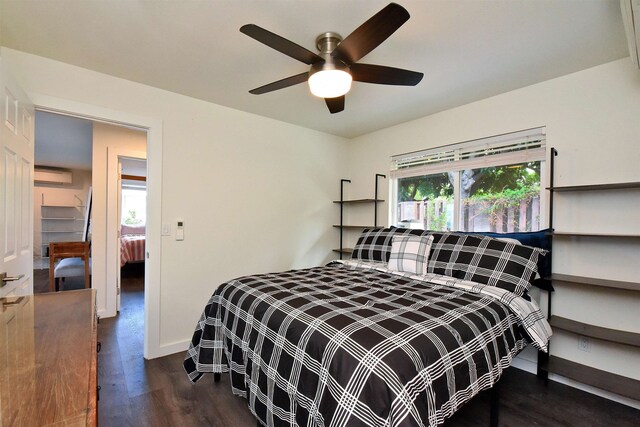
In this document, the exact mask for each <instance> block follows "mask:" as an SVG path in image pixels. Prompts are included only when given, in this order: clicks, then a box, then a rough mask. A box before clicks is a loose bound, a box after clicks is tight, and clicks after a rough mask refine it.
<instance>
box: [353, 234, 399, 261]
mask: <svg viewBox="0 0 640 427" xmlns="http://www.w3.org/2000/svg"><path fill="white" fill-rule="evenodd" d="M394 230H396V228H395V227H391V228H365V229H364V230H362V234H361V235H360V237H359V238H358V241H357V242H356V246H355V247H354V248H353V253H352V254H351V258H353V259H359V260H362V261H383V262H387V261H389V253H390V252H391V241H392V239H393V235H394Z"/></svg>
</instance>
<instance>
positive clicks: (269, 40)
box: [240, 24, 324, 65]
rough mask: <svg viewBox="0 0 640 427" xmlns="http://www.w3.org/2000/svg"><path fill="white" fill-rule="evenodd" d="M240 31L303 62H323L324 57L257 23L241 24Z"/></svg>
mask: <svg viewBox="0 0 640 427" xmlns="http://www.w3.org/2000/svg"><path fill="white" fill-rule="evenodd" d="M240 32H241V33H244V34H246V35H248V36H249V37H251V38H253V39H256V40H257V41H259V42H260V43H263V44H266V45H267V46H269V47H270V48H273V49H275V50H277V51H278V52H281V53H284V54H285V55H287V56H290V57H292V58H293V59H297V60H298V61H300V62H304V63H305V64H308V65H312V64H316V63H318V62H324V59H322V58H321V57H320V56H318V55H316V54H315V53H313V52H311V51H310V50H307V49H305V48H303V47H302V46H300V45H297V44H295V43H294V42H292V41H289V40H287V39H285V38H284V37H280V36H279V35H277V34H274V33H272V32H271V31H267V30H265V29H264V28H261V27H258V26H257V25H254V24H247V25H243V26H242V27H240Z"/></svg>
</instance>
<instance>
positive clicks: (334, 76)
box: [309, 70, 352, 98]
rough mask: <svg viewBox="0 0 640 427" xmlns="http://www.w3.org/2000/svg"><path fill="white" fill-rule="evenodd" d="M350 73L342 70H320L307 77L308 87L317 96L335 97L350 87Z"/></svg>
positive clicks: (344, 92) (347, 90)
mask: <svg viewBox="0 0 640 427" xmlns="http://www.w3.org/2000/svg"><path fill="white" fill-rule="evenodd" d="M351 82H352V78H351V74H349V73H348V72H346V71H343V70H322V71H318V72H316V73H313V74H312V75H311V76H310V77H309V89H310V90H311V93H312V94H313V95H315V96H317V97H319V98H337V97H339V96H342V95H344V94H346V93H347V92H349V90H350V89H351Z"/></svg>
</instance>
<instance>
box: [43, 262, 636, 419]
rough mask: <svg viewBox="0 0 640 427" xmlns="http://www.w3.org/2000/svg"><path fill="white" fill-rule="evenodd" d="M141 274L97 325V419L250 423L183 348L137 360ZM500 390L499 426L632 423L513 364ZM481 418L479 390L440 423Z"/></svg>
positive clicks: (484, 405) (226, 389)
mask: <svg viewBox="0 0 640 427" xmlns="http://www.w3.org/2000/svg"><path fill="white" fill-rule="evenodd" d="M138 268H139V267H138ZM45 271H46V270H45ZM142 274H143V270H142V272H141V271H140V270H138V271H135V269H134V270H133V271H132V270H131V269H127V270H125V272H124V274H123V281H122V291H123V292H122V310H121V311H120V314H119V315H118V316H117V317H115V318H111V319H102V320H101V321H100V324H99V325H98V339H99V341H101V342H102V351H101V352H100V354H99V355H98V383H99V384H100V386H101V391H100V401H99V402H98V411H99V414H98V416H99V424H100V426H102V427H109V426H115V427H124V426H154V427H155V426H219V427H223V426H224V427H244V426H255V420H254V418H253V417H252V415H251V414H250V413H249V410H248V409H247V405H246V403H245V401H244V400H243V399H242V398H239V397H236V396H234V395H233V394H232V393H231V388H230V384H229V379H228V377H227V376H226V375H223V376H222V380H221V381H220V382H219V383H217V384H216V383H214V382H213V376H212V375H205V377H204V378H203V379H201V380H200V381H199V382H198V383H197V384H195V385H193V384H191V383H190V382H189V380H188V379H187V376H186V374H185V373H184V371H183V369H182V360H183V357H184V353H178V354H174V355H171V356H166V357H162V358H158V359H153V360H144V358H143V357H142V348H143V321H144V313H143V311H144V278H143V276H142ZM70 285H71V284H70ZM41 286H42V285H41ZM205 303H206V301H203V302H202V305H203V307H204V304H205ZM198 309H200V308H198ZM194 326H195V325H194ZM500 398H501V402H500V425H501V426H616V427H625V426H640V411H639V410H636V409H633V408H630V407H628V406H624V405H621V404H617V403H614V402H611V401H609V400H606V399H602V398H600V397H597V396H594V395H591V394H588V393H585V392H582V391H579V390H576V389H574V388H571V387H568V386H565V385H562V384H558V383H554V382H549V383H548V384H545V383H544V382H543V381H540V380H538V379H537V378H536V377H535V376H534V375H531V374H529V373H526V372H523V371H521V370H518V369H515V368H511V369H508V370H507V371H506V372H505V374H504V376H503V379H502V383H501V390H500ZM488 420H489V395H488V394H487V393H485V394H481V395H480V396H478V397H476V398H475V399H474V400H473V401H471V402H469V403H468V404H467V405H465V406H464V407H462V408H461V409H460V410H459V411H458V412H457V413H456V414H455V415H454V417H453V418H451V419H450V420H448V421H447V423H446V424H445V426H448V427H453V426H474V427H475V426H482V427H484V426H487V425H488Z"/></svg>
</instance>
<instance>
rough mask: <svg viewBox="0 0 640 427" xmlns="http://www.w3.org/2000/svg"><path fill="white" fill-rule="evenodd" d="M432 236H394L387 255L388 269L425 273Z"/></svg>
mask: <svg viewBox="0 0 640 427" xmlns="http://www.w3.org/2000/svg"><path fill="white" fill-rule="evenodd" d="M432 243H433V236H424V237H419V236H395V237H394V238H393V243H392V244H391V253H390V255H389V265H388V267H389V270H391V271H402V272H405V273H414V274H420V275H425V274H427V259H428V257H429V251H430V250H431V244H432Z"/></svg>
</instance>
